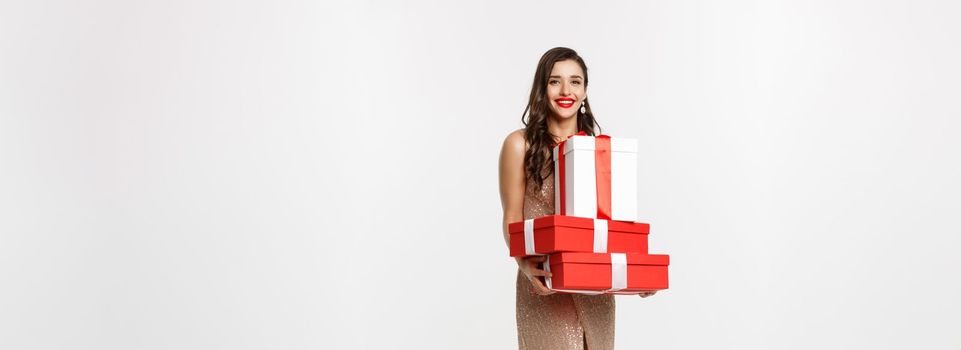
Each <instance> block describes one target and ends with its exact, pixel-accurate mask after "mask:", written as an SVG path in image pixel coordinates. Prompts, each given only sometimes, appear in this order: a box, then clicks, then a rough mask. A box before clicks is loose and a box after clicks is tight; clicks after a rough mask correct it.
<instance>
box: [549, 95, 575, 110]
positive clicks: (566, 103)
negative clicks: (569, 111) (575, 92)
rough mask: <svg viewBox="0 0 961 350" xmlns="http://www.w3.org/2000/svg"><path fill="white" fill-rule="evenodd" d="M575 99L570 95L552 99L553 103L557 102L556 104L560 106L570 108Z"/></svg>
mask: <svg viewBox="0 0 961 350" xmlns="http://www.w3.org/2000/svg"><path fill="white" fill-rule="evenodd" d="M575 101H576V100H574V99H573V98H570V97H561V98H558V99H556V100H554V103H557V105H558V106H560V107H561V108H571V107H573V106H574V102H575Z"/></svg>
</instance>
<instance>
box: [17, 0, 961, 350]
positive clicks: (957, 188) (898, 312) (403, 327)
mask: <svg viewBox="0 0 961 350" xmlns="http://www.w3.org/2000/svg"><path fill="white" fill-rule="evenodd" d="M959 15H961V5H958V3H956V2H950V1H794V2H786V1H724V2H715V1H659V2H653V1H632V2H630V3H624V4H604V5H595V4H590V3H588V2H571V1H553V2H526V3H522V2H515V1H496V2H490V1H474V2H456V3H455V2H453V1H436V2H431V3H428V2H392V3H388V2H382V3H374V2H360V1H358V2H350V3H329V2H322V3H317V2H313V1H304V2H277V1H186V0H177V1H155V2H145V1H135V2H131V1H89V2H71V1H25V0H24V1H18V0H13V1H4V2H3V3H2V4H0V50H2V51H0V348H3V349H308V348H325V349H355V348H381V349H386V348H434V349H506V348H512V347H515V346H516V333H515V321H514V273H515V269H516V268H515V264H514V262H513V260H512V259H510V258H508V257H507V250H506V247H505V246H504V243H503V241H502V238H501V232H500V219H501V208H500V202H499V199H498V193H497V155H498V152H499V149H500V145H501V142H502V140H503V138H504V137H505V136H506V135H507V133H509V132H510V131H512V130H514V129H516V128H519V127H520V126H521V125H520V115H521V112H522V110H523V108H524V104H525V103H526V97H527V95H528V93H529V89H530V83H531V78H532V76H533V73H534V68H535V66H536V63H537V60H538V58H539V57H540V55H541V54H542V53H543V52H544V51H546V50H547V49H549V48H551V47H554V46H568V47H572V48H574V49H576V50H578V51H579V52H580V53H581V54H582V55H583V57H584V58H585V60H586V61H587V64H588V67H589V69H590V70H589V72H590V86H589V89H588V91H589V96H590V98H591V101H592V105H593V107H594V111H595V114H596V115H597V117H598V119H599V121H600V123H601V125H602V127H603V128H604V131H605V132H607V133H610V134H612V135H616V136H625V137H636V138H638V139H639V140H640V146H641V152H640V155H639V157H640V167H641V170H640V174H641V175H640V186H639V193H638V195H639V196H640V197H639V198H640V216H641V218H642V219H643V220H644V221H649V222H651V223H652V235H651V247H652V250H653V251H654V252H658V253H668V254H671V258H672V265H671V289H670V290H667V291H664V292H662V293H658V294H657V295H656V296H654V297H652V298H648V299H640V298H637V297H618V299H617V345H618V348H621V349H634V348H645V349H703V348H720V349H807V348H825V349H868V348H871V349H907V348H918V349H957V348H959V347H961V333H959V332H958V326H959V325H961V302H959V301H958V297H957V296H958V295H961V282H959V279H958V278H957V277H956V273H957V272H956V271H955V270H957V268H958V267H959V266H961V255H959V254H958V253H957V252H958V249H959V247H961V238H959V234H961V229H959V228H961V225H959V223H958V220H957V214H958V211H959V209H961V205H959V203H958V201H959V198H961V185H959V181H958V179H959V177H961V161H959V160H958V159H959V157H958V150H959V149H961V141H959V139H958V135H959V131H961V130H959V127H961V121H959V117H961V104H959V100H961V99H959V96H961V68H959V67H961V65H959V64H958V62H961V40H959V33H961V24H959V22H958V21H957V19H958V17H959Z"/></svg>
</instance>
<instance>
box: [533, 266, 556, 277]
mask: <svg viewBox="0 0 961 350" xmlns="http://www.w3.org/2000/svg"><path fill="white" fill-rule="evenodd" d="M527 275H528V276H539V277H554V275H553V274H551V273H550V272H547V271H544V270H541V269H538V268H536V267H531V268H528V269H527Z"/></svg>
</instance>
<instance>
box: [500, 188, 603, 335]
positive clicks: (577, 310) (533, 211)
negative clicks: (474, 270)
mask: <svg viewBox="0 0 961 350" xmlns="http://www.w3.org/2000/svg"><path fill="white" fill-rule="evenodd" d="M553 213H554V178H553V175H551V176H549V177H548V178H547V179H545V180H544V186H543V187H542V188H537V185H535V184H534V183H533V182H532V181H530V180H528V181H527V189H526V190H525V193H524V218H525V219H533V218H537V217H541V216H544V215H551V214H553ZM516 289H517V300H516V301H517V341H518V345H519V348H520V349H523V350H539V349H552V350H556V349H591V350H595V349H613V348H614V296H613V295H580V294H564V293H554V294H551V295H547V296H542V295H537V294H535V293H534V292H533V290H532V288H531V282H530V281H528V280H527V278H526V277H524V274H523V273H521V272H520V270H518V271H517V288H516Z"/></svg>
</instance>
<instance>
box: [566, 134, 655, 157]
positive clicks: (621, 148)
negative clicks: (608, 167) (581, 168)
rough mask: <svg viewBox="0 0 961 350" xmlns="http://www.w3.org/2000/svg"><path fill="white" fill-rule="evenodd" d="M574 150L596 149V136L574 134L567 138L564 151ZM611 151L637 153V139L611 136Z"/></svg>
mask: <svg viewBox="0 0 961 350" xmlns="http://www.w3.org/2000/svg"><path fill="white" fill-rule="evenodd" d="M572 150H588V151H593V150H594V136H581V135H574V136H571V137H569V138H567V141H565V142H564V150H563V151H564V152H563V154H567V153H568V152H570V151H572ZM611 152H630V153H637V139H630V138H624V137H611Z"/></svg>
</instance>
